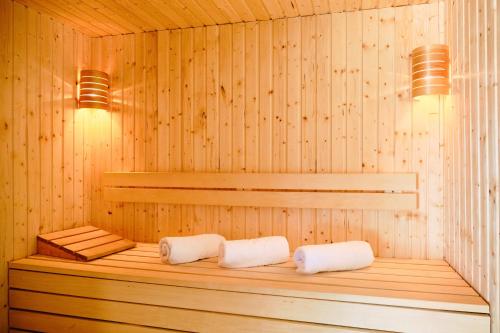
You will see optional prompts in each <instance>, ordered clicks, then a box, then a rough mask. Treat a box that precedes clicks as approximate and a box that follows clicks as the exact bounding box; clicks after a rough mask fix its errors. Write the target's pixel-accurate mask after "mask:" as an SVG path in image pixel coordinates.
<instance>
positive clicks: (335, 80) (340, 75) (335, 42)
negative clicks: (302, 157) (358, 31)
mask: <svg viewBox="0 0 500 333" xmlns="http://www.w3.org/2000/svg"><path fill="white" fill-rule="evenodd" d="M346 16H347V15H346V14H345V13H335V14H332V91H331V95H332V171H333V172H346V171H347V53H346V52H337V50H339V49H340V50H344V49H347V20H346ZM332 218H333V226H332V240H333V241H335V242H341V241H345V240H346V239H347V216H346V211H345V210H334V211H333V216H332Z"/></svg>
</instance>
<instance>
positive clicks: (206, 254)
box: [160, 234, 224, 264]
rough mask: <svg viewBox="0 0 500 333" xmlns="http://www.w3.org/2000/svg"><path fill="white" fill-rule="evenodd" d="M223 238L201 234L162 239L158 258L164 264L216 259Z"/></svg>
mask: <svg viewBox="0 0 500 333" xmlns="http://www.w3.org/2000/svg"><path fill="white" fill-rule="evenodd" d="M223 241H224V237H222V236H221V235H217V234H202V235H196V236H186V237H164V238H162V239H161V240H160V258H161V261H162V262H164V263H167V262H168V263H170V264H182V263H186V262H192V261H196V260H200V259H204V258H211V257H216V256H217V254H218V253H219V245H220V244H221V243H222V242H223Z"/></svg>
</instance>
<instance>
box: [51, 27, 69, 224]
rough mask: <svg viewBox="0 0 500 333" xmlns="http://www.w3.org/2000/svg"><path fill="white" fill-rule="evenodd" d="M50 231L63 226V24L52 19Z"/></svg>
mask: <svg viewBox="0 0 500 333" xmlns="http://www.w3.org/2000/svg"><path fill="white" fill-rule="evenodd" d="M51 37H52V41H53V43H54V44H53V45H52V46H53V47H52V58H53V62H52V228H51V229H52V231H57V230H62V229H63V228H64V218H63V216H64V188H63V187H64V173H63V168H64V161H63V153H64V151H63V112H64V95H63V70H64V63H65V61H66V60H65V59H64V35H63V25H62V24H61V23H59V22H57V21H54V25H53V31H52V36H51Z"/></svg>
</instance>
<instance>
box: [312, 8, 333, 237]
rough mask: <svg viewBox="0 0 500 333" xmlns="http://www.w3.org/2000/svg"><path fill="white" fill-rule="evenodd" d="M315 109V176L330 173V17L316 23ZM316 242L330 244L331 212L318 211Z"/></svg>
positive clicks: (322, 16) (319, 17) (322, 17)
mask: <svg viewBox="0 0 500 333" xmlns="http://www.w3.org/2000/svg"><path fill="white" fill-rule="evenodd" d="M316 37H317V41H316V42H317V44H316V59H315V63H316V64H317V68H316V71H317V75H316V80H317V83H316V86H317V89H316V105H317V116H316V121H317V125H316V128H317V140H316V144H317V148H316V157H315V159H316V163H317V172H320V173H329V172H331V171H332V149H333V148H332V95H331V91H332V90H331V89H332V60H331V59H332V16H331V15H321V16H318V17H317V19H316ZM316 224H317V226H316V242H317V243H318V244H321V243H331V242H332V233H331V232H332V210H331V209H318V210H317V216H316Z"/></svg>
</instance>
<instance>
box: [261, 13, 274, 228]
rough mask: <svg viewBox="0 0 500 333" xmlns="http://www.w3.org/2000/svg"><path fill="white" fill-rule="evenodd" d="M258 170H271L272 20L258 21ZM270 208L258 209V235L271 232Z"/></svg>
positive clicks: (266, 171)
mask: <svg viewBox="0 0 500 333" xmlns="http://www.w3.org/2000/svg"><path fill="white" fill-rule="evenodd" d="M258 48H259V55H258V59H259V109H258V112H259V123H258V127H259V133H258V134H259V137H258V143H259V146H258V154H259V166H258V168H259V172H265V173H269V172H272V161H273V157H272V156H273V151H272V149H271V146H272V115H273V111H272V109H273V22H272V21H264V22H259V46H258ZM272 211H273V210H272V209H271V208H260V209H259V236H270V235H272V234H273V223H272V221H273V220H272V218H273V217H272V216H273V215H272Z"/></svg>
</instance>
